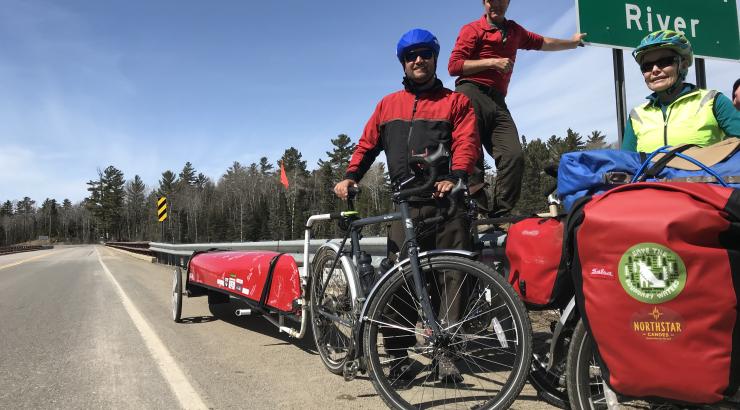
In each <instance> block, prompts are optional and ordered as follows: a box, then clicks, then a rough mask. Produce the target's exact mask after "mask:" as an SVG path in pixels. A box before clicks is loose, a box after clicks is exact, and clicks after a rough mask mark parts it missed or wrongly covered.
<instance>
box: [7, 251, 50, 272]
mask: <svg viewBox="0 0 740 410" xmlns="http://www.w3.org/2000/svg"><path fill="white" fill-rule="evenodd" d="M52 253H53V252H49V253H45V254H43V255H38V256H34V257H33V258H28V259H23V260H22V261H18V262H14V263H9V264H7V265H3V266H0V270H3V269H5V268H12V267H13V266H18V265H20V264H23V263H26V262H30V261H32V260H34V259H39V258H43V257H46V256H49V255H51V254H52Z"/></svg>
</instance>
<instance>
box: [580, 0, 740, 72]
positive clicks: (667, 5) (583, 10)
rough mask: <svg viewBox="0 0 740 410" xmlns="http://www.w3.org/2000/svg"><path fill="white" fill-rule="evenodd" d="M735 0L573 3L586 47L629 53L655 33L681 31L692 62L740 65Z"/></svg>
mask: <svg viewBox="0 0 740 410" xmlns="http://www.w3.org/2000/svg"><path fill="white" fill-rule="evenodd" d="M737 6H738V0H576V9H577V12H578V31H579V32H581V33H588V36H586V41H587V42H588V43H590V44H595V45H603V46H608V47H617V48H634V47H636V46H637V45H638V44H639V43H640V40H641V39H642V38H643V37H645V36H646V35H648V34H649V33H651V32H653V31H656V30H664V29H668V30H675V31H681V32H683V33H684V34H685V35H686V38H688V39H689V41H690V42H691V45H692V46H693V47H694V54H696V56H697V57H706V58H721V59H728V60H734V61H738V60H740V30H739V29H738V25H739V24H738V9H737Z"/></svg>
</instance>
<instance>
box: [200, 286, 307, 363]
mask: <svg viewBox="0 0 740 410" xmlns="http://www.w3.org/2000/svg"><path fill="white" fill-rule="evenodd" d="M249 308H250V306H249V305H248V304H247V303H246V302H243V301H241V300H238V299H233V298H232V299H231V301H230V302H229V303H218V304H209V305H208V309H209V310H210V312H211V314H212V315H213V316H212V319H210V320H208V321H212V320H216V319H218V320H223V321H224V322H226V323H229V324H232V325H234V326H239V327H241V328H242V329H245V330H249V331H251V332H257V333H260V334H263V335H265V336H270V337H273V338H275V339H280V340H281V341H282V342H280V343H270V344H267V345H265V346H284V345H294V346H296V347H298V348H299V349H301V350H303V351H304V352H306V353H308V354H311V355H318V352H316V345H315V344H314V340H313V334H312V333H311V326H310V323H306V326H307V327H308V329H307V331H306V334H305V335H304V336H303V339H294V338H292V337H290V336H288V335H287V334H286V333H281V332H279V331H278V329H277V327H275V325H273V324H272V323H270V322H268V321H267V320H266V319H264V318H262V317H260V316H261V315H259V314H254V315H251V316H241V317H240V316H236V315H235V314H234V311H236V310H237V309H249ZM206 317H208V316H206ZM286 324H290V325H291V326H293V327H294V328H295V329H297V328H298V327H299V326H300V325H299V324H297V323H294V322H292V321H290V320H286Z"/></svg>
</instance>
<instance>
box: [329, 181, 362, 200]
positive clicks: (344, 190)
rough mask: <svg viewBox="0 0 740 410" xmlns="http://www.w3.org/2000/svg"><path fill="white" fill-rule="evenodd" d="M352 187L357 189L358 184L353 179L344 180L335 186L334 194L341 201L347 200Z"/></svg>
mask: <svg viewBox="0 0 740 410" xmlns="http://www.w3.org/2000/svg"><path fill="white" fill-rule="evenodd" d="M350 187H354V188H357V182H355V181H354V180H351V179H345V180H342V181H340V182H338V183H337V184H336V185H334V193H335V194H336V195H337V197H339V198H340V199H347V196H348V195H349V188H350Z"/></svg>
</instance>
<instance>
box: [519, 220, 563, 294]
mask: <svg viewBox="0 0 740 410" xmlns="http://www.w3.org/2000/svg"><path fill="white" fill-rule="evenodd" d="M562 251H563V221H562V220H561V218H536V217H533V218H527V219H524V220H522V221H519V222H517V223H515V224H513V225H511V227H510V228H509V231H508V234H507V238H506V259H507V260H508V263H509V283H510V284H511V286H512V287H513V288H514V290H515V291H516V292H517V293H518V294H519V296H520V297H521V299H522V301H524V303H525V304H527V305H528V307H530V308H532V307H534V308H549V307H560V306H564V305H565V304H566V303H567V302H568V300H570V298H572V297H573V285H572V281H571V279H570V276H569V275H568V271H567V269H565V266H564V265H563V260H561V259H562V258H561V256H562V254H563V252H562Z"/></svg>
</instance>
